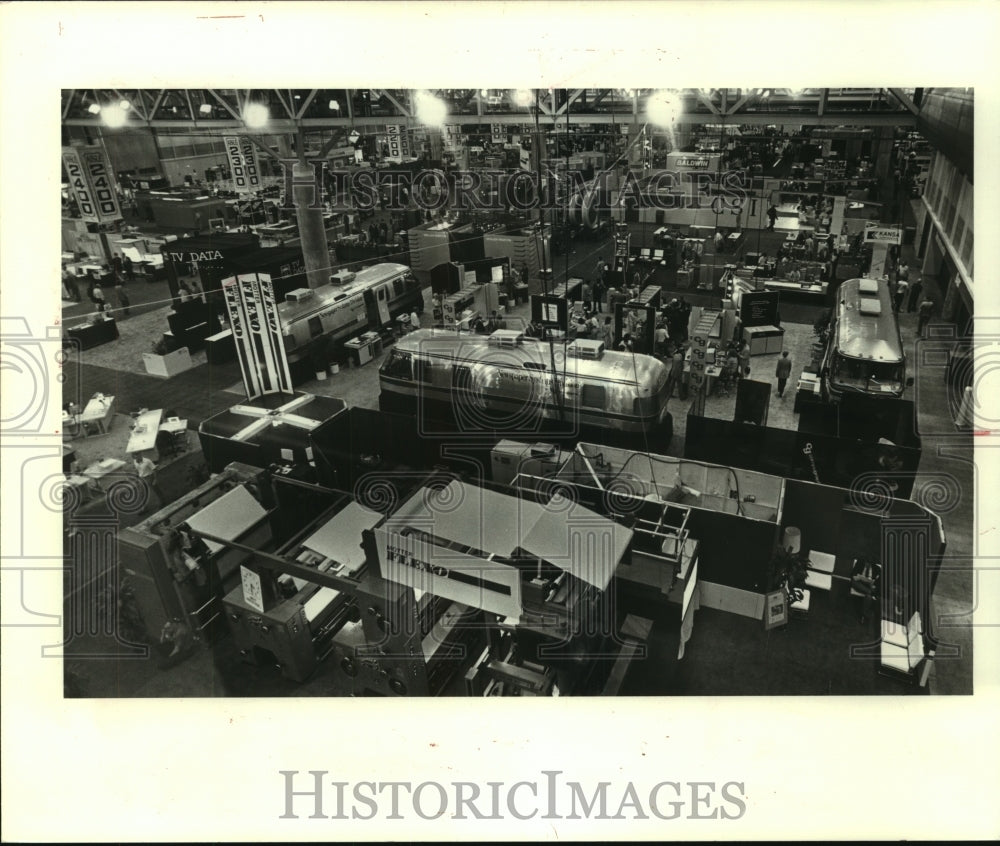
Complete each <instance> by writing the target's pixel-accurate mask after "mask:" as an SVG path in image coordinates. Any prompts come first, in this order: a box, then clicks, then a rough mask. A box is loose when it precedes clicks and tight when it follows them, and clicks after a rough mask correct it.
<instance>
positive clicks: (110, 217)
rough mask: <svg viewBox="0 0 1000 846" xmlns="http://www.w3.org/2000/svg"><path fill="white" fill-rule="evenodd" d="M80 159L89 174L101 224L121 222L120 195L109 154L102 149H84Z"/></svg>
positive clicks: (91, 191)
mask: <svg viewBox="0 0 1000 846" xmlns="http://www.w3.org/2000/svg"><path fill="white" fill-rule="evenodd" d="M80 159H81V160H82V162H83V167H84V170H85V172H86V174H87V181H88V182H89V183H90V195H91V197H92V198H93V201H94V206H95V207H96V208H97V215H98V217H99V218H100V221H101V223H113V222H114V221H116V220H121V219H122V212H121V209H120V208H119V207H118V195H117V194H116V193H115V183H114V179H113V177H112V175H111V165H110V164H109V162H108V154H107V152H105V150H104V149H103V148H101V147H83V148H81V149H80Z"/></svg>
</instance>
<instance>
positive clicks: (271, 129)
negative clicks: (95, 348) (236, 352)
mask: <svg viewBox="0 0 1000 846" xmlns="http://www.w3.org/2000/svg"><path fill="white" fill-rule="evenodd" d="M652 92H653V89H614V88H591V89H586V88H578V89H571V90H569V89H567V90H560V89H556V90H551V89H538V90H535V91H531V92H530V95H531V96H530V97H525V96H524V93H523V92H513V91H510V90H507V89H449V90H439V91H432V92H431V93H433V94H435V95H436V96H439V97H441V98H442V99H443V100H444V101H445V103H446V105H447V106H448V109H449V114H448V117H447V118H446V123H448V124H455V125H469V124H479V125H481V124H491V123H495V124H501V125H510V124H531V123H537V124H538V126H539V127H540V128H543V129H544V128H551V127H558V126H559V125H565V124H566V121H567V119H572V121H573V122H574V123H576V124H577V125H579V124H588V123H589V124H637V125H640V124H645V123H646V122H647V121H646V116H645V103H646V100H647V98H648V96H649V95H650V94H651V93H652ZM413 93H414V92H411V91H404V90H392V91H390V90H386V89H308V90H307V89H297V90H292V89H228V90H222V89H214V88H204V89H145V90H129V89H115V88H108V89H75V88H69V89H65V90H64V91H63V102H62V112H61V113H62V119H63V123H64V124H66V125H68V126H88V125H93V126H101V125H102V124H103V122H102V120H101V116H100V113H99V112H98V111H91V109H94V104H97V105H99V106H102V107H103V106H106V105H109V104H112V103H115V102H118V101H127V102H128V103H129V104H130V105H131V108H129V109H128V110H127V121H126V124H125V128H126V129H129V128H133V129H135V128H142V127H146V128H153V129H157V128H163V129H166V128H173V129H185V128H188V129H197V130H200V131H204V130H210V129H213V128H217V129H220V130H229V131H231V130H233V129H240V130H242V131H243V132H246V131H247V130H246V127H245V126H244V124H243V121H242V119H241V114H242V113H243V110H244V109H245V108H246V106H247V105H248V104H249V103H252V102H254V103H263V104H265V105H267V107H268V109H269V110H270V113H271V118H270V120H269V121H268V124H267V126H266V127H265V128H264V129H261V130H257V131H255V132H254V133H252V134H274V133H285V132H287V133H292V134H295V133H298V132H300V131H303V130H309V129H317V128H322V127H359V128H364V127H368V126H384V125H386V124H392V123H398V124H401V125H403V126H406V127H409V128H413V127H416V126H419V125H420V122H419V120H418V118H417V116H416V115H417V110H416V108H415V105H414V98H413V96H412V95H413ZM672 93H673V94H674V96H675V97H676V98H677V99H678V101H679V104H680V107H681V108H680V117H678V119H677V123H678V124H680V125H685V124H688V125H699V124H702V125H703V124H735V125H741V124H742V125H772V124H773V125H782V124H785V125H788V124H800V125H818V126H838V125H842V126H851V125H865V126H880V125H881V126H913V125H914V124H915V122H916V119H917V116H918V114H919V109H918V107H917V106H915V105H914V102H913V99H912V97H911V94H910V90H909V89H900V88H889V89H886V88H854V89H851V88H813V89H798V90H795V89H785V88H767V89H762V88H755V89H744V88H713V89H699V88H685V89H679V90H676V91H674V92H672ZM518 95H520V96H518ZM172 97H175V98H176V99H172V100H171V99H170V98H172ZM518 102H522V103H523V102H528V104H527V105H525V106H520V105H518V104H517V103H518ZM167 103H173V104H174V105H173V106H172V107H171V108H169V109H168V108H165V104H167Z"/></svg>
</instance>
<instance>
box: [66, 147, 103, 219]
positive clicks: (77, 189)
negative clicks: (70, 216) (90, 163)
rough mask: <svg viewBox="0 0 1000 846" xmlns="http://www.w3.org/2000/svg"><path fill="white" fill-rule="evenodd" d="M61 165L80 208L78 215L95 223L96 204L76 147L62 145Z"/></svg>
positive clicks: (96, 217)
mask: <svg viewBox="0 0 1000 846" xmlns="http://www.w3.org/2000/svg"><path fill="white" fill-rule="evenodd" d="M62 158H63V166H64V167H65V168H66V175H67V176H68V177H69V187H70V190H71V191H72V192H73V198H74V199H75V200H76V206H77V208H78V209H79V210H80V217H81V218H83V219H84V220H86V221H89V222H90V223H97V222H99V221H100V218H99V217H98V216H97V206H95V205H94V198H93V195H92V194H91V192H90V183H89V182H88V181H87V175H86V172H85V171H84V169H83V162H81V161H80V154H79V151H78V150H77V148H76V147H63V154H62Z"/></svg>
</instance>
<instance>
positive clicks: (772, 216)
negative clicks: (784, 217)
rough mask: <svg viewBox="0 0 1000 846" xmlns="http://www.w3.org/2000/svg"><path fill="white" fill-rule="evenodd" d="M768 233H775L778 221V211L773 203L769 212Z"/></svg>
mask: <svg viewBox="0 0 1000 846" xmlns="http://www.w3.org/2000/svg"><path fill="white" fill-rule="evenodd" d="M767 220H768V224H767V231H768V232H774V224H775V223H776V222H777V220H778V210H777V209H776V208H775V207H774V203H771V206H770V208H768V210H767Z"/></svg>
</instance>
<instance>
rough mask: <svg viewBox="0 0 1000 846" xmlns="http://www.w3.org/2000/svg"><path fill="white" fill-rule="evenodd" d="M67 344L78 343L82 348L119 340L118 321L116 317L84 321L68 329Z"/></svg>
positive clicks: (86, 348)
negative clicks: (93, 321)
mask: <svg viewBox="0 0 1000 846" xmlns="http://www.w3.org/2000/svg"><path fill="white" fill-rule="evenodd" d="M66 340H67V342H68V343H67V345H74V344H75V345H76V346H78V347H79V349H81V350H89V349H92V348H93V347H99V346H101V344H106V343H108V342H109V341H117V340H118V323H117V322H116V321H115V319H114V318H109V319H108V320H98V321H97V322H96V323H84V324H82V325H79V326H73V327H72V328H70V329H67V330H66Z"/></svg>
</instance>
